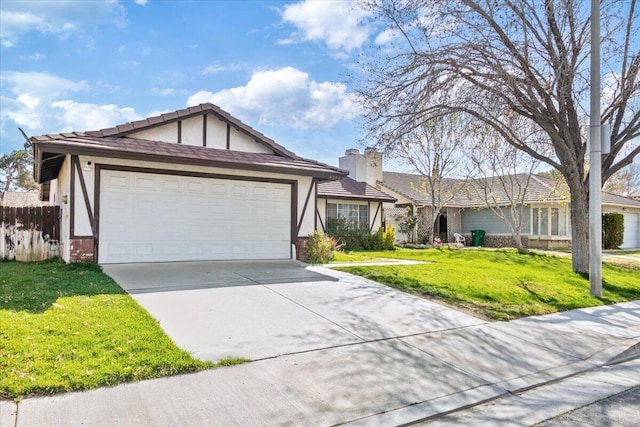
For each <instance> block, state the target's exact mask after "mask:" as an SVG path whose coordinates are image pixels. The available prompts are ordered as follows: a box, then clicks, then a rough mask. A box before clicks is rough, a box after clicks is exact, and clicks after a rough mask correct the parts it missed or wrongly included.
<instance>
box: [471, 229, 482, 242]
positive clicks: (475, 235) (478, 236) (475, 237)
mask: <svg viewBox="0 0 640 427" xmlns="http://www.w3.org/2000/svg"><path fill="white" fill-rule="evenodd" d="M482 245H484V230H471V246H482Z"/></svg>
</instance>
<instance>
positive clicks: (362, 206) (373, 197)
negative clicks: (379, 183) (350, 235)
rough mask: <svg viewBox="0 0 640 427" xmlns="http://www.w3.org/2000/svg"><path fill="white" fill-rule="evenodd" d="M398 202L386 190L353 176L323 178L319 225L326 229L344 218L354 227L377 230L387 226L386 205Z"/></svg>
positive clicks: (319, 201) (318, 217)
mask: <svg viewBox="0 0 640 427" xmlns="http://www.w3.org/2000/svg"><path fill="white" fill-rule="evenodd" d="M395 202H396V199H395V198H394V197H391V196H390V195H388V194H387V193H384V192H382V191H380V190H378V189H377V188H375V187H373V186H371V185H369V184H367V183H366V182H360V181H356V180H355V179H353V178H350V177H345V178H342V179H341V180H337V181H324V182H321V183H319V184H318V200H317V201H316V216H317V219H318V225H319V227H317V228H318V229H319V230H322V231H323V232H326V231H327V230H328V229H330V224H331V222H332V221H336V220H338V219H339V218H342V219H345V220H348V221H349V222H350V226H352V227H354V228H359V229H367V230H369V231H370V232H374V231H377V230H378V228H380V227H384V226H385V224H384V216H385V214H384V204H385V203H395Z"/></svg>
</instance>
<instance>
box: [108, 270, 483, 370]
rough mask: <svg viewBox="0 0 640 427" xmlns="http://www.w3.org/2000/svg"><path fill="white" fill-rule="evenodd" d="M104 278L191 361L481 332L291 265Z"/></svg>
mask: <svg viewBox="0 0 640 427" xmlns="http://www.w3.org/2000/svg"><path fill="white" fill-rule="evenodd" d="M103 268H104V271H105V272H106V273H107V274H109V275H110V276H111V277H113V278H114V279H115V280H116V282H118V283H119V284H120V285H121V286H122V287H123V288H124V289H125V290H127V291H128V292H129V293H130V294H131V296H132V297H133V298H134V299H135V300H136V301H137V302H138V303H139V304H140V305H141V306H143V307H144V308H145V309H146V310H147V311H148V312H149V313H150V314H151V315H152V316H153V317H155V318H156V319H157V320H158V321H159V322H160V326H161V327H162V328H163V329H164V330H165V332H166V333H167V334H168V335H169V336H170V337H171V338H172V339H173V340H174V342H175V343H176V344H177V345H178V346H179V347H181V348H184V349H185V350H187V351H190V352H192V353H193V355H194V356H195V357H198V358H201V359H206V360H212V361H217V360H220V359H223V358H226V357H245V358H248V359H251V360H257V359H264V358H269V357H275V356H279V355H283V354H291V353H299V352H305V351H311V350H318V349H325V348H332V347H336V346H343V345H347V344H355V343H361V342H366V341H373V340H381V339H390V338H395V337H403V336H408V335H415V334H420V333H425V332H433V331H439V330H447V329H452V328H460V327H465V326H471V325H477V324H482V323H484V322H483V321H482V320H479V319H477V318H474V317H472V316H468V315H465V314H462V313H459V312H457V311H455V310H451V309H448V308H446V307H443V306H441V305H438V304H434V303H432V302H430V301H427V300H424V299H421V298H416V297H413V296H411V295H408V294H405V293H403V292H399V291H396V290H393V289H391V288H389V287H386V286H382V285H379V284H376V283H374V282H370V281H365V280H362V279H359V278H354V277H353V276H350V275H347V274H344V273H340V272H334V271H331V270H328V269H323V268H312V267H307V266H306V265H305V264H302V263H300V262H296V261H251V262H239V261H232V262H227V261H211V262H180V263H153V264H107V265H104V266H103Z"/></svg>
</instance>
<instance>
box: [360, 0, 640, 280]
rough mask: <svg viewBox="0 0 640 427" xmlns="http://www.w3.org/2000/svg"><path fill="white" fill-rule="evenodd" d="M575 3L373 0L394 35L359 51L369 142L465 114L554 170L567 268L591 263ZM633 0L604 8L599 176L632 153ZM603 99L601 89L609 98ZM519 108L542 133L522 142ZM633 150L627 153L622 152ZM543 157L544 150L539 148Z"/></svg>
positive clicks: (635, 126) (579, 18)
mask: <svg viewBox="0 0 640 427" xmlns="http://www.w3.org/2000/svg"><path fill="white" fill-rule="evenodd" d="M588 5H589V4H588V2H579V1H575V0H501V1H493V0H433V1H429V2H424V1H422V0H371V1H368V2H366V3H365V7H368V8H369V10H371V11H372V12H374V14H375V17H376V21H377V22H385V23H387V24H388V26H389V28H388V31H390V32H391V33H392V34H395V35H396V36H397V37H396V39H395V42H394V43H393V45H391V46H389V47H387V48H386V49H381V50H379V54H378V55H374V56H372V57H370V58H368V59H367V58H364V59H363V61H362V63H363V68H364V69H363V71H364V74H363V77H362V84H361V88H360V91H359V92H360V95H361V100H362V102H363V105H364V107H365V111H366V113H365V120H366V125H367V128H368V130H369V132H368V138H370V139H372V140H376V139H377V138H379V137H380V136H383V135H385V134H387V133H390V132H391V133H394V134H396V135H398V134H402V133H410V132H412V131H413V129H414V128H415V127H416V126H420V125H421V124H422V123H423V122H424V121H426V120H430V119H431V118H434V117H443V116H448V115H451V114H455V115H461V114H465V115H468V116H471V117H474V118H476V119H477V120H479V121H481V122H483V123H485V124H486V125H487V126H490V127H491V128H493V129H494V130H495V131H496V132H497V133H499V134H500V135H501V136H502V137H503V139H504V140H505V141H507V142H508V143H509V144H511V145H513V146H514V147H516V148H518V149H520V150H522V151H523V152H525V153H527V154H528V155H529V156H531V157H533V158H535V159H537V160H539V161H541V162H544V163H547V164H549V165H551V166H552V167H553V168H555V169H557V170H558V171H560V173H561V174H562V176H563V177H564V179H565V180H566V182H567V185H568V187H569V190H570V194H571V231H572V233H571V234H572V246H573V248H572V253H573V257H572V258H573V269H574V271H576V272H588V269H589V256H588V255H589V249H588V247H589V238H588V233H589V226H588V217H587V215H586V212H588V203H589V185H588V182H589V178H588V176H589V174H588V170H587V168H586V167H585V157H586V154H587V148H586V139H585V137H584V133H585V132H584V130H585V129H584V124H585V123H586V122H587V120H586V116H587V111H586V107H585V106H587V105H588V95H589V91H588V89H589V68H588V67H589V64H588V62H589V61H588V58H589V53H590V45H589V37H590V34H589V33H590V21H589V16H590V10H589V8H588ZM638 14H639V12H638V8H637V1H636V0H606V1H603V2H602V4H601V26H602V52H603V56H602V71H603V74H604V77H605V78H604V79H603V81H604V82H605V85H606V87H605V88H604V91H603V102H604V103H605V105H603V108H602V117H601V120H602V121H609V122H611V124H612V126H611V128H612V133H611V154H609V155H605V156H603V161H602V181H603V182H606V180H607V179H608V178H609V177H610V176H611V175H612V174H614V173H615V172H617V171H618V170H620V169H621V168H623V167H624V166H626V165H628V164H630V163H631V162H632V161H633V159H634V157H635V156H637V155H638V153H640V144H638V143H637V141H635V142H634V139H636V138H638V136H639V135H640V109H639V108H638V106H639V104H640V99H639V98H640V79H639V72H640V38H638V36H637V34H638V31H639V30H640V28H638V27H639V24H640V23H639V21H640V19H639V18H638ZM605 95H606V96H605ZM512 114H515V115H517V116H518V117H521V118H522V119H523V120H527V121H529V122H530V123H532V124H533V125H535V126H537V127H538V128H539V129H540V130H541V131H543V132H544V134H545V139H544V140H539V139H533V140H532V139H529V138H524V139H523V138H522V136H521V135H519V134H518V133H517V132H514V129H512V127H511V126H510V123H509V122H510V120H509V117H510V115H512ZM625 146H627V147H629V146H631V148H630V149H628V150H627V151H625V153H626V154H624V155H620V156H619V154H621V153H623V148H624V147H625ZM549 152H551V153H552V154H547V153H549Z"/></svg>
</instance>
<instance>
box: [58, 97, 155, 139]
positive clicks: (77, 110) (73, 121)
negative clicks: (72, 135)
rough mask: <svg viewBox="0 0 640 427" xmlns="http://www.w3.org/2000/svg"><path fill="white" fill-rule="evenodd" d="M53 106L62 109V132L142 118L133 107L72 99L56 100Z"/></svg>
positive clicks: (60, 116)
mask: <svg viewBox="0 0 640 427" xmlns="http://www.w3.org/2000/svg"><path fill="white" fill-rule="evenodd" d="M51 107H53V108H54V109H57V110H62V114H61V115H59V116H58V117H59V120H60V122H61V124H62V132H71V131H84V130H97V129H104V128H108V127H111V126H115V125H118V124H122V123H127V122H130V121H134V120H140V119H142V118H143V117H141V116H140V115H138V113H136V112H135V110H134V109H133V108H129V107H124V108H120V107H118V106H117V105H113V104H105V105H97V104H90V103H85V102H76V101H72V100H64V101H55V102H53V103H52V104H51Z"/></svg>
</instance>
